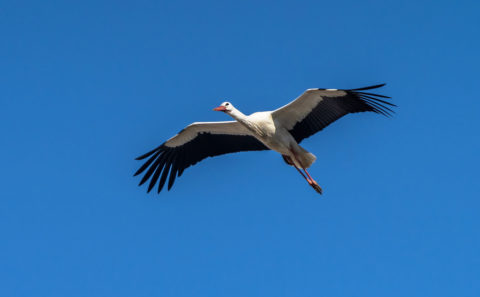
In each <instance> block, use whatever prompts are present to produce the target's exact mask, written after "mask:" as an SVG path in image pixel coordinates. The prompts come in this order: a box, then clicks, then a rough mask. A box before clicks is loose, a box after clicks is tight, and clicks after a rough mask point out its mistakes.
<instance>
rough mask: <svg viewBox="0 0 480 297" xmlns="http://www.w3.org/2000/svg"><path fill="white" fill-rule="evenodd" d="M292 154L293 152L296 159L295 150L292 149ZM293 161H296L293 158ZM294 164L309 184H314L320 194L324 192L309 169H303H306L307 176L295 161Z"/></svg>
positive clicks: (313, 186)
mask: <svg viewBox="0 0 480 297" xmlns="http://www.w3.org/2000/svg"><path fill="white" fill-rule="evenodd" d="M291 152H292V154H293V157H294V158H295V159H297V157H296V155H295V153H294V152H293V150H292V151H291ZM292 161H295V160H292ZM292 164H293V166H294V167H295V169H297V170H298V172H300V174H301V175H302V176H303V177H304V178H305V179H306V180H307V182H308V184H309V185H310V186H312V188H313V189H314V190H315V191H317V193H319V194H322V192H323V191H322V188H321V187H320V186H319V185H318V184H317V182H316V181H315V180H314V179H313V178H312V177H311V176H310V174H309V173H308V171H307V170H306V169H305V168H302V169H303V171H305V173H306V174H307V176H308V177H307V176H305V174H303V172H302V171H301V170H300V169H299V168H298V167H297V165H295V162H292Z"/></svg>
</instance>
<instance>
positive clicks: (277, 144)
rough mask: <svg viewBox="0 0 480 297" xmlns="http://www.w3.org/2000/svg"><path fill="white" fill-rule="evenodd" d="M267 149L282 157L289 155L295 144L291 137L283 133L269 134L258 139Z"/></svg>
mask: <svg viewBox="0 0 480 297" xmlns="http://www.w3.org/2000/svg"><path fill="white" fill-rule="evenodd" d="M259 140H260V141H262V143H263V144H265V145H266V146H267V147H268V148H269V149H271V150H273V151H276V152H279V153H280V154H282V155H289V154H290V149H291V147H292V145H293V144H294V143H295V140H294V139H293V137H292V136H291V135H290V134H289V133H288V132H287V131H285V132H284V133H281V132H280V133H278V132H277V133H269V134H267V135H263V136H261V137H260V139H259Z"/></svg>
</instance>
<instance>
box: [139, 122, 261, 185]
mask: <svg viewBox="0 0 480 297" xmlns="http://www.w3.org/2000/svg"><path fill="white" fill-rule="evenodd" d="M259 150H268V148H267V147H266V146H265V145H263V143H261V142H260V141H258V140H257V139H256V138H255V137H254V136H252V134H251V133H250V131H249V130H248V129H247V128H245V127H244V126H243V125H241V124H240V123H238V122H235V121H229V122H204V123H200V122H198V123H193V124H191V125H189V126H187V127H186V128H185V129H183V130H182V131H180V132H179V133H178V134H177V135H175V136H174V137H172V138H170V139H169V140H167V141H166V142H165V143H163V144H162V145H161V146H159V147H157V148H156V149H154V150H152V151H150V152H148V153H146V154H144V155H142V156H140V157H138V158H136V160H143V159H146V158H148V160H147V161H146V162H145V163H144V164H143V165H142V166H141V167H140V168H139V169H138V170H137V172H135V174H134V176H137V175H139V174H141V173H142V172H144V171H145V170H146V169H147V168H148V170H147V172H146V173H145V174H144V176H143V178H142V180H141V181H140V184H139V186H140V185H142V184H144V183H145V182H146V181H147V180H148V179H150V178H151V179H150V183H149V186H148V192H150V190H152V188H153V187H154V186H155V184H156V183H157V181H158V179H159V177H160V182H159V183H158V193H160V191H161V190H162V188H163V186H164V185H165V182H166V180H167V176H168V175H170V178H169V180H168V190H170V189H171V187H172V186H173V183H174V181H175V177H176V176H177V174H178V176H181V175H182V173H183V171H184V170H185V169H186V168H188V167H190V166H192V165H195V164H196V163H197V162H200V161H201V160H203V159H205V158H207V157H214V156H218V155H223V154H228V153H235V152H242V151H259ZM169 172H170V174H169ZM160 175H161V176H160Z"/></svg>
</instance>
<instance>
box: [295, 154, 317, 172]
mask: <svg viewBox="0 0 480 297" xmlns="http://www.w3.org/2000/svg"><path fill="white" fill-rule="evenodd" d="M315 160H317V157H315V155H314V154H312V153H310V152H305V153H303V154H301V155H300V160H299V161H300V163H302V167H303V168H305V169H307V168H308V167H310V166H312V164H313V163H314V162H315Z"/></svg>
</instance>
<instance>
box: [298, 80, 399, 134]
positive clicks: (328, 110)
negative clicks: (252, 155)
mask: <svg viewBox="0 0 480 297" xmlns="http://www.w3.org/2000/svg"><path fill="white" fill-rule="evenodd" d="M384 85H385V84H380V85H375V86H369V87H364V88H358V89H351V90H343V91H345V92H346V93H347V94H346V95H343V96H339V97H325V98H323V100H322V101H320V102H319V103H318V104H317V106H315V107H314V108H313V110H312V111H311V112H310V114H309V115H308V116H306V117H305V118H304V119H303V120H302V121H300V122H298V123H297V124H295V126H294V127H293V129H292V130H290V133H291V134H292V136H293V137H294V138H295V140H296V141H297V142H301V141H302V140H303V139H305V138H307V137H310V136H312V135H313V134H315V133H317V132H319V131H321V130H323V129H324V128H325V127H327V126H328V125H330V124H331V123H333V122H334V121H336V120H338V119H339V118H341V117H343V116H344V115H346V114H349V113H357V112H365V111H372V112H375V113H379V114H383V115H385V116H390V115H391V114H392V113H394V111H393V110H392V109H391V108H389V106H390V107H396V105H395V104H393V103H390V102H387V101H385V100H382V99H379V98H385V99H388V98H390V97H388V96H384V95H378V94H373V93H367V92H359V91H365V90H371V89H376V88H380V87H383V86H384ZM319 90H322V89H319Z"/></svg>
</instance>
